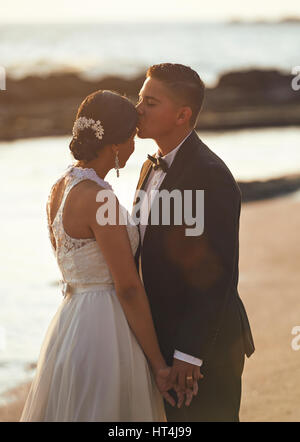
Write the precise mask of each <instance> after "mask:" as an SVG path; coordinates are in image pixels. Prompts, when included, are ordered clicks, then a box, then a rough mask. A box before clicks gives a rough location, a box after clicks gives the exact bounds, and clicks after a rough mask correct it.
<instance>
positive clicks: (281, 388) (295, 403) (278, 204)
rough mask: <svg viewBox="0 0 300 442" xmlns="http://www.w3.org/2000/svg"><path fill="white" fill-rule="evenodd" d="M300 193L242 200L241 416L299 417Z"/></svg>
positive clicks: (21, 395)
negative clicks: (245, 326) (246, 325)
mask: <svg viewBox="0 0 300 442" xmlns="http://www.w3.org/2000/svg"><path fill="white" fill-rule="evenodd" d="M299 209H300V193H299V192H298V193H297V194H292V195H290V196H286V197H281V198H277V199H270V200H264V201H258V202H250V203H246V204H243V206H242V214H241V224H240V282H239V293H240V296H241V298H242V299H243V301H244V304H245V307H246V309H247V312H248V316H249V319H250V322H251V326H252V331H253V335H254V340H255V345H256V352H255V353H254V355H253V356H252V357H251V358H250V359H247V360H246V364H245V370H244V376H243V393H242V404H241V413H240V419H241V421H244V422H245V421H250V422H254V421H264V422H271V421H300V411H299V398H300V350H299V351H295V350H293V349H292V347H291V342H292V339H293V336H292V334H291V330H292V328H293V327H294V326H296V325H300V297H299V287H300V272H299V263H300V235H299V226H300V210H299ZM28 389H29V385H28V384H27V385H26V384H25V385H22V386H20V387H17V388H15V389H14V390H12V391H11V392H10V396H11V398H13V399H14V401H13V402H11V403H10V404H9V405H7V406H6V407H2V408H0V421H2V422H3V421H17V420H18V419H19V417H20V414H21V411H22V407H23V404H24V400H25V397H26V395H27V393H28Z"/></svg>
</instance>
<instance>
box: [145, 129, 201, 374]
mask: <svg viewBox="0 0 300 442" xmlns="http://www.w3.org/2000/svg"><path fill="white" fill-rule="evenodd" d="M190 134H191V132H190V133H189V134H188V135H187V136H186V137H185V138H184V140H182V141H181V143H180V144H179V145H178V146H177V147H175V148H174V149H173V150H171V152H169V153H168V154H167V155H164V156H163V157H161V158H162V159H163V160H164V161H165V162H166V163H167V165H168V168H170V167H171V164H172V162H173V161H174V158H175V156H176V154H177V152H178V150H179V149H180V147H181V145H182V144H183V143H184V142H185V140H186V139H187V138H188V137H189V136H190ZM155 156H156V158H157V157H158V156H159V154H158V152H157V153H156V155H155ZM165 176H166V172H164V171H163V170H162V169H161V168H159V169H157V170H154V169H153V168H152V170H151V172H150V175H149V177H148V180H147V183H146V186H145V188H144V191H145V192H146V193H147V196H148V198H145V203H144V204H142V205H141V208H140V215H141V219H147V217H145V218H144V216H143V215H142V213H143V211H147V213H146V214H149V212H150V206H149V205H148V202H149V204H150V201H151V198H150V192H151V190H158V189H159V188H160V186H161V183H162V182H163V180H164V178H165ZM146 228H147V225H146V224H140V225H139V229H140V235H141V243H142V244H143V241H144V236H145V231H146ZM140 260H141V257H140ZM139 267H140V276H141V278H142V279H143V275H142V266H141V262H140V266H139ZM174 358H176V359H179V360H181V361H185V362H189V363H190V364H193V365H198V366H199V367H201V365H202V363H203V361H202V360H201V359H198V358H195V357H194V356H191V355H188V354H186V353H182V352H180V351H178V350H175V351H174Z"/></svg>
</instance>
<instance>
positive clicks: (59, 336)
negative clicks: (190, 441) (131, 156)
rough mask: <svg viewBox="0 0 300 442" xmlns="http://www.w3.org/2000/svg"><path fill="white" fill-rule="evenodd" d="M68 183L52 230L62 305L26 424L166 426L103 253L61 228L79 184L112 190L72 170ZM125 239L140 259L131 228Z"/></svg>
mask: <svg viewBox="0 0 300 442" xmlns="http://www.w3.org/2000/svg"><path fill="white" fill-rule="evenodd" d="M64 176H65V178H66V181H67V185H66V187H65V191H64V196H63V198H62V202H61V205H60V207H59V209H58V211H57V214H56V217H55V219H54V221H53V223H52V232H53V235H54V238H55V243H56V250H55V254H56V258H57V262H58V265H59V268H60V271H61V273H62V277H63V293H64V300H63V301H62V303H61V305H60V306H59V308H58V311H57V312H56V314H55V316H54V318H53V319H52V321H51V323H50V326H49V328H48V331H47V333H46V336H45V338H44V341H43V344H42V348H41V352H40V356H39V360H38V365H37V371H36V375H35V378H34V380H33V382H32V385H31V389H30V392H29V395H28V398H27V401H26V403H25V406H24V409H23V413H22V416H21V419H20V421H48V422H54V421H64V422H72V421H107V422H112V421H119V422H130V421H165V420H166V418H165V412H164V406H163V399H162V396H161V394H160V392H159V391H158V389H157V387H156V384H155V382H154V378H153V374H152V372H151V371H150V368H149V366H148V362H147V360H146V358H145V355H144V353H143V351H142V349H141V347H140V345H139V344H138V342H137V340H136V338H135V336H134V334H133V332H132V331H131V329H130V328H129V325H128V323H127V320H126V317H125V315H124V312H123V310H122V307H121V304H120V302H119V300H118V297H117V295H116V291H115V287H114V283H113V280H112V276H111V273H110V271H109V269H108V267H107V265H106V262H105V260H104V257H103V255H102V253H101V249H100V248H99V246H98V244H97V242H96V240H95V239H93V238H89V239H74V238H71V237H70V236H69V235H68V234H67V233H66V232H65V230H64V227H63V222H62V214H63V208H64V203H65V200H66V198H67V195H68V194H69V192H70V190H71V189H72V188H73V187H74V186H75V185H76V184H78V183H79V182H80V181H83V180H86V179H89V180H93V181H96V182H97V183H98V184H99V185H100V186H101V187H102V188H106V189H111V187H110V185H109V184H108V183H107V182H106V181H104V180H102V179H101V178H99V177H98V176H97V175H96V172H95V171H94V170H93V169H82V168H79V167H71V168H69V169H68V170H67V172H66V173H65V174H64ZM99 190H100V189H99ZM123 210H125V209H124V208H123ZM126 213H127V212H126ZM127 214H128V213H127ZM128 216H129V215H128ZM127 231H128V236H129V239H130V243H131V248H132V252H133V253H135V251H136V249H137V247H138V242H139V234H138V230H137V227H136V226H135V225H130V224H128V225H127ZM116 253H118V250H116Z"/></svg>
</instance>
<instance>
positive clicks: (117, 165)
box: [115, 150, 120, 178]
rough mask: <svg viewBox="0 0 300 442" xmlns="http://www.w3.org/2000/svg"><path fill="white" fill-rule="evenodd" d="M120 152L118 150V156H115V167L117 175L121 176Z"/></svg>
mask: <svg viewBox="0 0 300 442" xmlns="http://www.w3.org/2000/svg"><path fill="white" fill-rule="evenodd" d="M118 154H119V151H118V150H117V152H116V158H115V169H116V171H117V177H118V178H119V176H120V173H119V169H120V164H119V156H118Z"/></svg>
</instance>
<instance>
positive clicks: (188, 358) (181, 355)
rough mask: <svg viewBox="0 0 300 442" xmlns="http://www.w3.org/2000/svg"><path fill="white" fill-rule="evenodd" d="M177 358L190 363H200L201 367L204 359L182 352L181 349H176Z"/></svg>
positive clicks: (175, 356) (175, 355)
mask: <svg viewBox="0 0 300 442" xmlns="http://www.w3.org/2000/svg"><path fill="white" fill-rule="evenodd" d="M173 357H174V358H175V359H179V360H180V361H184V362H188V363H189V364H193V365H198V366H199V367H201V365H202V364H203V361H202V359H198V358H195V357H194V356H191V355H187V354H186V353H182V352H181V351H178V350H175V351H174V356H173Z"/></svg>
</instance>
